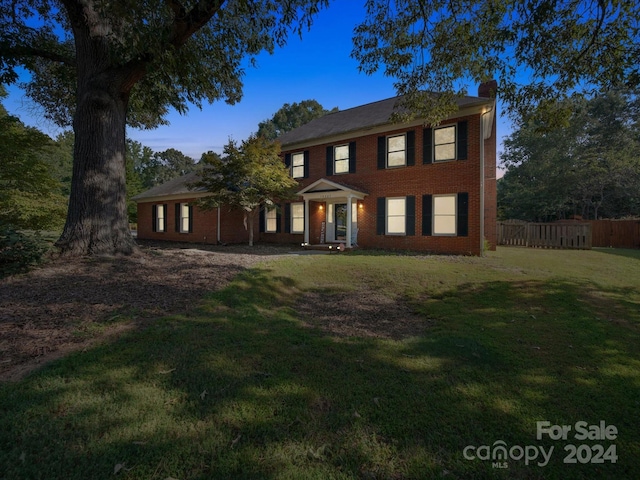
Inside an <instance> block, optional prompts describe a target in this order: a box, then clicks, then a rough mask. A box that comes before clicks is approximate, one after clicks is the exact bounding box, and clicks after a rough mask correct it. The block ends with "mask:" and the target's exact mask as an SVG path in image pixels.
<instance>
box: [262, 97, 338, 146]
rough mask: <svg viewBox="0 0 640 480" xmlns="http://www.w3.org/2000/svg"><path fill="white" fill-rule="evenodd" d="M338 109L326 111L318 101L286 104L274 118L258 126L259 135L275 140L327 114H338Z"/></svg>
mask: <svg viewBox="0 0 640 480" xmlns="http://www.w3.org/2000/svg"><path fill="white" fill-rule="evenodd" d="M337 111H338V107H334V108H332V109H331V110H325V108H324V107H323V106H322V105H320V103H318V102H317V101H316V100H303V101H301V102H300V103H296V102H294V103H292V104H288V103H285V104H284V105H283V106H282V108H280V110H278V111H277V112H276V113H274V115H273V117H271V119H269V120H265V121H264V122H260V123H259V124H258V135H259V136H262V137H264V138H266V139H268V140H275V139H276V138H278V137H279V136H280V135H282V134H283V133H285V132H289V131H291V130H293V129H294V128H298V127H300V126H302V125H304V124H306V123H309V122H310V121H311V120H313V119H314V118H319V117H322V116H324V115H326V114H327V113H332V112H337Z"/></svg>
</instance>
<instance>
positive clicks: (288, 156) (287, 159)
mask: <svg viewBox="0 0 640 480" xmlns="http://www.w3.org/2000/svg"><path fill="white" fill-rule="evenodd" d="M284 166H285V167H287V168H290V167H291V154H290V153H287V154H285V156H284Z"/></svg>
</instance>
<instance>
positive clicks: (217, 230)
mask: <svg viewBox="0 0 640 480" xmlns="http://www.w3.org/2000/svg"><path fill="white" fill-rule="evenodd" d="M217 210H218V224H217V226H216V241H217V243H218V245H220V205H218V208H217Z"/></svg>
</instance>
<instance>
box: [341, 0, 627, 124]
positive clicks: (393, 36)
mask: <svg viewBox="0 0 640 480" xmlns="http://www.w3.org/2000/svg"><path fill="white" fill-rule="evenodd" d="M639 18H640V3H638V2H637V0H620V1H618V0H616V1H612V0H601V1H597V2H594V1H591V0H576V1H558V0H524V1H522V0H482V1H478V0H455V1H446V2H445V1H425V0H420V1H415V0H369V1H368V2H367V17H366V19H365V21H364V22H362V23H361V24H360V25H359V26H358V27H357V28H356V30H355V36H354V49H353V52H352V56H353V57H354V58H355V59H356V60H358V61H359V63H360V69H361V70H362V71H364V72H366V73H369V74H370V73H373V72H376V71H378V70H379V69H383V70H384V73H385V75H387V76H390V77H393V78H395V79H396V88H397V90H398V93H399V94H406V95H407V98H406V102H405V105H406V106H407V107H409V108H410V111H411V113H413V114H415V113H417V114H419V115H421V116H424V117H425V118H427V119H430V120H433V121H439V120H441V119H442V118H443V117H444V116H445V115H446V114H448V113H450V112H451V111H452V110H453V109H454V108H455V105H454V100H455V96H456V95H457V94H464V93H465V92H466V88H465V87H466V85H465V84H466V82H473V84H474V85H477V84H478V83H480V82H483V81H486V80H488V79H491V78H497V79H498V80H499V87H498V92H497V93H498V95H499V96H500V97H501V99H502V100H503V101H504V103H505V105H506V106H507V107H508V109H509V111H510V112H511V113H512V114H513V115H514V116H515V117H518V116H523V115H525V114H529V113H531V112H532V111H534V110H532V106H538V107H539V108H537V109H535V113H537V114H538V115H539V116H541V118H544V119H545V120H546V122H554V123H556V124H557V123H562V120H565V119H566V118H567V116H568V114H569V112H568V111H567V110H566V108H562V107H565V106H566V104H564V103H562V102H559V101H560V100H562V99H565V98H567V97H568V96H570V95H571V94H572V93H573V92H575V91H597V90H602V91H604V90H610V89H612V88H636V87H637V86H638V85H639V83H640V64H639V63H638V58H639V57H640V46H639V40H640V33H639V32H640V22H639V21H638V19H639ZM429 92H443V93H442V94H441V95H439V96H435V97H433V96H431V95H429Z"/></svg>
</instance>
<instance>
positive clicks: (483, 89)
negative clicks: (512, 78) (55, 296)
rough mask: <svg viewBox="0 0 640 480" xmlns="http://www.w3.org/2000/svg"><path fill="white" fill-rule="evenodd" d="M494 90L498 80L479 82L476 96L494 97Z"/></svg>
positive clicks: (496, 88) (496, 87)
mask: <svg viewBox="0 0 640 480" xmlns="http://www.w3.org/2000/svg"><path fill="white" fill-rule="evenodd" d="M496 90H498V82H497V81H495V80H489V81H488V82H484V83H481V84H480V86H479V87H478V96H479V97H485V98H495V96H496Z"/></svg>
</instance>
